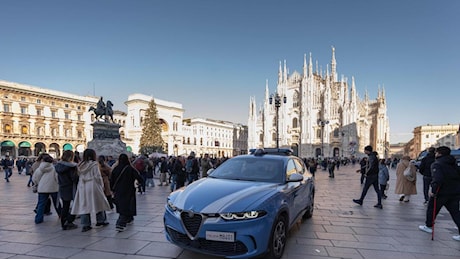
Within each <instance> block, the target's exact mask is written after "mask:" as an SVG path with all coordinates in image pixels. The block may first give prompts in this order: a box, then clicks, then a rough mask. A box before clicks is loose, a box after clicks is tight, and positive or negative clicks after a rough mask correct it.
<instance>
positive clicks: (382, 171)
mask: <svg viewBox="0 0 460 260" xmlns="http://www.w3.org/2000/svg"><path fill="white" fill-rule="evenodd" d="M389 180H390V173H389V172H388V167H387V165H386V163H385V159H381V160H380V163H379V185H380V193H381V194H382V198H383V199H385V200H386V199H387V198H388V197H387V195H386V194H385V190H386V189H387V185H388V181H389Z"/></svg>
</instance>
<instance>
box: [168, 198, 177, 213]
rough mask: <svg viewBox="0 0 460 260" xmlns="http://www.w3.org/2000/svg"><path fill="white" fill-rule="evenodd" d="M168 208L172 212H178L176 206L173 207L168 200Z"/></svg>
mask: <svg viewBox="0 0 460 260" xmlns="http://www.w3.org/2000/svg"><path fill="white" fill-rule="evenodd" d="M168 208H169V209H170V210H172V211H177V210H178V208H177V207H176V206H174V204H173V203H172V202H171V201H170V200H168Z"/></svg>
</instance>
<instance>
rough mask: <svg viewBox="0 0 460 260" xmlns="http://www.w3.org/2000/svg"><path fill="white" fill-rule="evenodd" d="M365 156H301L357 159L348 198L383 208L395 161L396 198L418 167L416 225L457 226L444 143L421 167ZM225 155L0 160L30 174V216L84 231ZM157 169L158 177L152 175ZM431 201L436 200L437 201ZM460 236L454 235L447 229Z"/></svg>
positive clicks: (326, 167)
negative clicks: (440, 222) (419, 215)
mask: <svg viewBox="0 0 460 260" xmlns="http://www.w3.org/2000/svg"><path fill="white" fill-rule="evenodd" d="M364 152H365V154H366V155H367V156H366V157H363V158H361V159H355V158H352V159H347V158H344V159H337V158H309V159H306V158H305V159H304V162H305V165H306V166H307V168H308V169H309V171H310V172H311V173H312V174H313V175H315V173H316V172H317V170H318V168H320V169H321V168H322V169H323V171H328V173H329V178H335V174H334V171H335V169H339V167H340V165H347V164H349V163H351V164H353V165H354V164H356V163H359V165H360V168H359V169H358V170H357V173H360V178H359V179H360V183H361V184H362V185H363V188H362V192H361V196H360V197H359V199H353V202H354V203H356V204H359V205H361V206H362V205H363V203H364V199H365V197H366V195H367V192H368V190H369V188H370V187H371V186H372V187H373V188H374V190H375V192H376V194H377V204H375V205H374V207H376V208H379V209H383V203H382V200H384V199H387V198H388V196H387V194H386V193H387V192H388V190H389V180H390V174H389V168H395V172H396V174H395V175H396V184H395V188H394V192H395V194H398V195H399V201H400V202H403V203H408V202H410V199H411V196H412V195H415V194H417V188H416V182H417V172H419V173H420V174H421V175H422V176H423V195H424V199H425V202H424V204H426V205H427V213H426V222H425V225H422V226H420V227H419V228H420V230H422V231H425V232H432V227H433V225H434V219H435V216H436V215H437V214H438V213H439V211H440V209H441V207H443V206H445V207H446V208H447V210H448V211H449V213H450V214H451V216H452V219H453V220H454V222H455V224H456V225H457V227H459V228H460V209H459V205H460V169H459V167H458V166H457V164H456V160H455V158H454V157H452V156H451V155H450V149H449V148H448V147H445V146H442V147H439V148H437V149H435V148H429V149H428V154H427V156H425V157H424V158H423V159H422V161H421V164H420V166H419V168H418V169H417V167H416V166H415V164H414V161H413V160H411V158H410V157H409V156H403V157H402V158H401V159H398V160H385V159H379V158H378V154H377V153H376V152H375V151H373V148H372V146H366V147H365V149H364ZM226 159H227V158H222V159H217V158H211V157H210V156H209V155H208V154H204V155H203V157H197V156H196V154H195V153H194V152H191V153H190V154H189V155H188V156H169V157H159V158H149V156H147V155H140V156H138V157H131V158H130V157H128V155H127V154H121V155H120V156H119V157H118V158H113V157H110V156H109V157H105V156H102V155H99V156H97V155H96V152H95V151H94V150H92V149H86V150H85V151H84V152H83V154H82V156H80V154H78V153H77V152H73V151H64V152H63V155H62V157H61V158H60V159H59V160H55V159H53V158H52V157H51V156H50V155H49V154H46V153H42V154H40V156H38V157H37V158H36V159H33V158H31V159H18V160H16V163H15V162H14V160H13V159H12V158H9V156H8V155H6V156H5V158H3V159H2V160H1V162H0V167H1V168H2V169H3V171H4V173H5V180H6V181H7V182H9V179H10V178H11V175H12V169H13V167H14V165H16V167H17V170H18V173H19V174H22V173H24V174H26V175H29V176H30V178H29V180H28V183H27V186H28V187H32V188H33V190H34V192H36V193H37V194H38V198H37V205H36V208H35V210H34V212H35V213H36V215H35V223H36V224H40V223H42V222H43V221H44V216H45V215H49V214H52V213H51V206H54V209H55V210H56V213H57V214H58V215H59V217H60V221H61V227H62V229H63V230H71V229H75V228H78V225H76V224H75V223H74V222H75V219H76V218H77V217H79V218H80V222H81V226H82V232H86V231H88V230H91V229H92V224H91V214H95V218H96V226H101V227H105V226H107V225H108V224H109V223H108V222H107V215H106V211H113V210H114V209H115V210H116V212H117V213H118V214H119V217H118V220H117V222H116V230H117V231H120V232H121V231H124V230H125V229H126V227H127V224H129V223H131V222H132V221H133V220H134V216H136V214H137V210H136V208H137V207H136V190H137V193H138V194H139V195H142V194H144V193H145V192H146V188H147V187H154V186H155V181H154V179H158V183H157V184H156V185H158V186H169V189H170V191H171V192H172V191H175V190H177V189H180V188H182V187H183V186H185V185H189V184H191V183H193V182H194V181H197V180H198V179H200V178H205V177H207V174H208V172H209V170H210V169H213V168H216V167H218V166H219V165H220V164H221V163H223V162H224V161H225V160H226ZM154 176H157V178H154ZM436 200H437V201H438V203H437V204H436ZM453 239H455V240H458V241H460V235H456V236H453Z"/></svg>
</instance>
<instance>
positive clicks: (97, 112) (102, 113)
mask: <svg viewBox="0 0 460 260" xmlns="http://www.w3.org/2000/svg"><path fill="white" fill-rule="evenodd" d="M91 111H93V112H94V114H95V115H96V121H98V119H99V118H101V119H102V116H105V108H95V107H93V106H91V107H89V110H88V112H91Z"/></svg>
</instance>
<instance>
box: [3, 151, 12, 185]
mask: <svg viewBox="0 0 460 260" xmlns="http://www.w3.org/2000/svg"><path fill="white" fill-rule="evenodd" d="M0 165H1V166H2V168H3V171H4V172H5V180H6V182H10V177H11V175H13V167H14V161H13V160H12V159H10V156H9V155H8V154H7V155H5V158H3V159H2V161H1V162H0Z"/></svg>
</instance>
